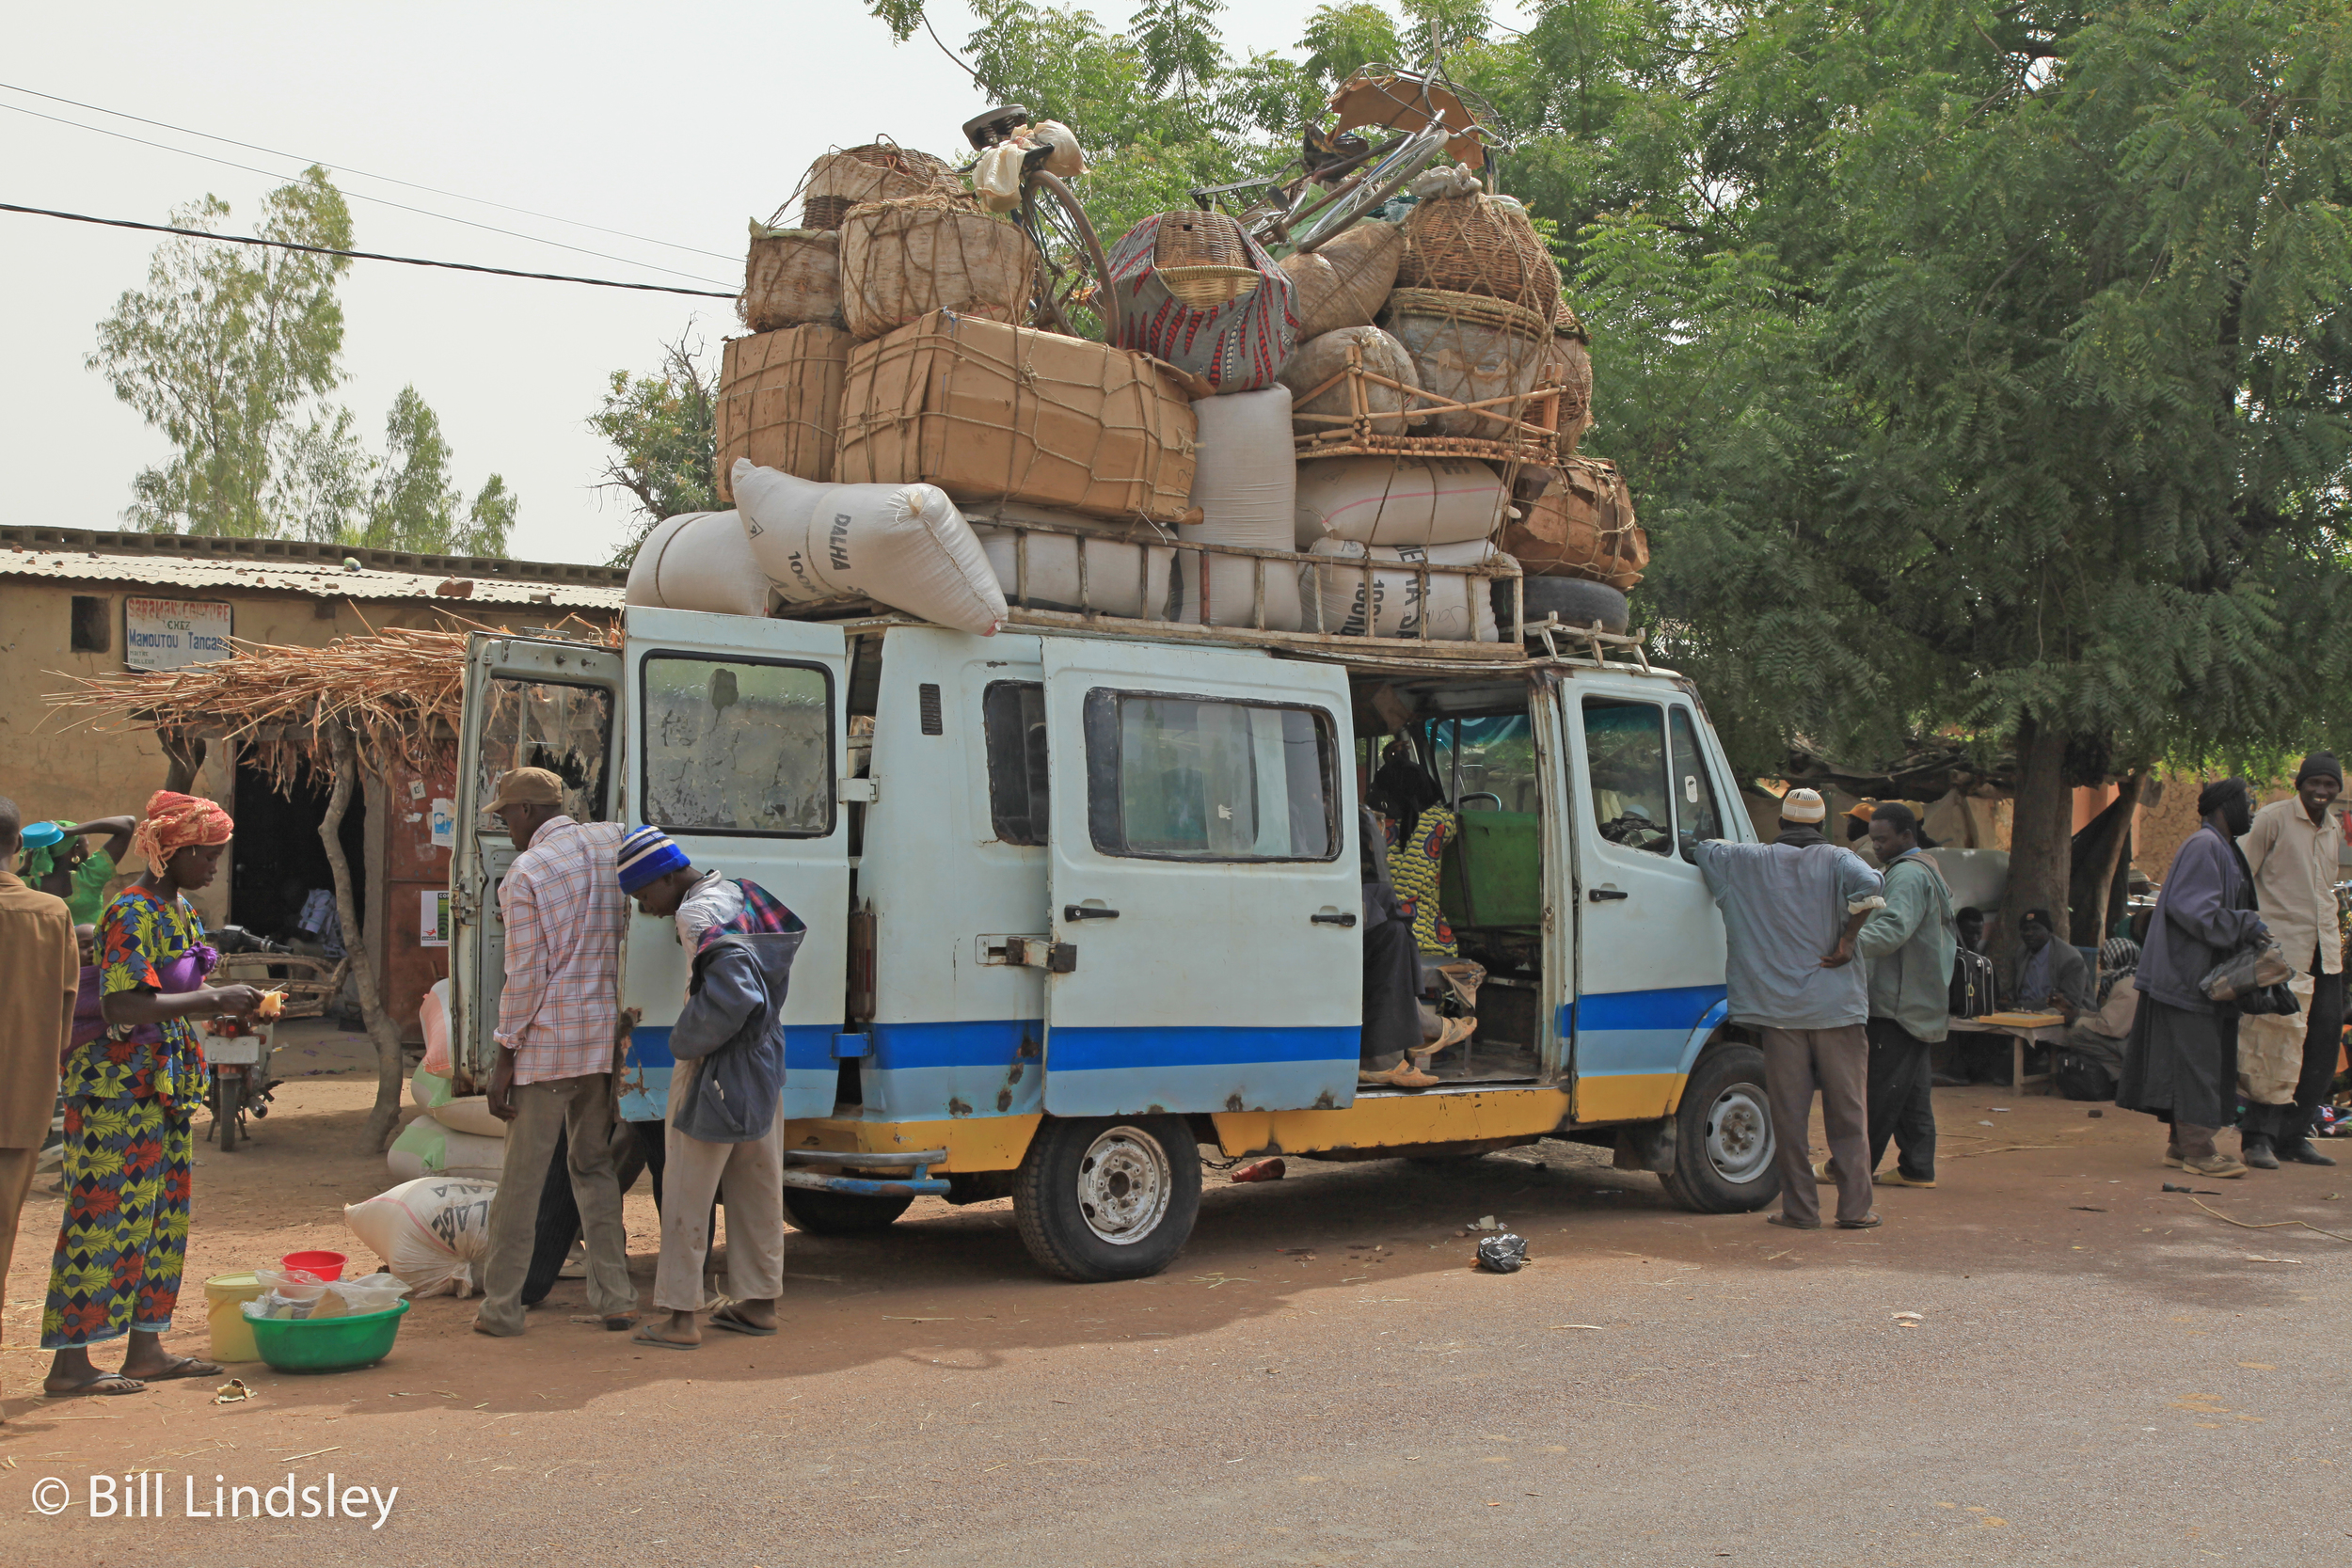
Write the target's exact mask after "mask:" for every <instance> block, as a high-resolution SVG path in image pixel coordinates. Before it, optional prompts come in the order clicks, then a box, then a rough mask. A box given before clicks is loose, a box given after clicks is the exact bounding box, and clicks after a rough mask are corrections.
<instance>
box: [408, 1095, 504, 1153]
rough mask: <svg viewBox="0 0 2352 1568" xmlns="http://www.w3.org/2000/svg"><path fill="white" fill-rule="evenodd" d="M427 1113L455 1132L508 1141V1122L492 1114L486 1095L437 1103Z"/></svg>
mask: <svg viewBox="0 0 2352 1568" xmlns="http://www.w3.org/2000/svg"><path fill="white" fill-rule="evenodd" d="M426 1114H427V1115H429V1116H430V1117H432V1118H433V1119H434V1120H435V1121H437V1122H439V1123H440V1124H441V1125H442V1126H443V1127H446V1128H448V1129H449V1130H450V1131H451V1132H463V1133H465V1134H466V1135H467V1136H469V1137H474V1138H494V1139H496V1140H498V1141H499V1142H501V1143H504V1142H505V1141H506V1123H504V1122H502V1121H501V1120H499V1118H498V1117H494V1116H492V1115H491V1114H490V1101H489V1097H488V1096H486V1095H479V1094H469V1095H467V1096H465V1097H464V1098H462V1099H458V1100H452V1101H446V1102H445V1103H443V1104H439V1105H436V1106H434V1107H433V1108H432V1110H431V1111H429V1112H427V1113H426ZM500 1158H501V1161H502V1160H503V1159H504V1158H505V1157H504V1156H503V1155H501V1156H500Z"/></svg>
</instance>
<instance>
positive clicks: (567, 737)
mask: <svg viewBox="0 0 2352 1568" xmlns="http://www.w3.org/2000/svg"><path fill="white" fill-rule="evenodd" d="M620 706H621V656H620V655H619V654H617V653H614V652H613V651H612V649H610V648H599V647H596V646H595V645H593V644H588V643H580V642H566V641H556V640H554V639H542V638H529V637H503V636H500V635H497V634H495V633H490V632H476V633H475V634H474V635H473V636H472V637H470V638H469V639H468V641H467V645H466V698H465V715H464V718H463V719H461V720H460V721H459V727H458V759H457V823H456V828H457V844H456V849H455V853H454V854H453V855H452V856H451V858H450V895H451V896H450V908H451V923H452V926H453V930H452V932H451V935H450V979H451V984H450V1003H451V1008H450V1039H451V1042H452V1053H453V1056H454V1058H455V1060H454V1061H453V1064H452V1065H453V1066H454V1067H455V1068H456V1069H457V1071H458V1076H459V1078H460V1079H461V1080H463V1081H464V1084H465V1087H463V1088H461V1090H460V1092H475V1093H478V1092H480V1090H481V1088H482V1087H483V1086H484V1085H487V1084H488V1083H489V1081H490V1068H491V1066H492V1064H493V1063H495V1062H496V1061H497V1059H498V1047H497V1043H496V1041H495V1040H494V1039H493V1037H492V1035H493V1032H494V1031H495V1030H496V1029H497V1028H498V1019H499V995H500V993H501V991H503V990H505V988H506V927H505V923H504V922H503V921H501V919H500V918H499V905H498V885H499V881H500V879H501V878H503V877H504V876H505V875H506V870H507V867H509V866H511V865H513V864H514V863H515V857H516V854H518V853H520V851H518V850H517V849H516V847H515V846H514V844H513V843H512V842H511V841H510V840H509V839H508V838H507V836H506V828H505V825H504V824H503V823H501V821H500V820H499V819H498V818H497V817H495V816H490V815H489V814H488V813H486V812H485V811H484V810H483V807H484V806H485V805H486V804H487V803H488V802H489V800H491V798H492V797H493V796H494V795H495V794H496V793H497V790H498V781H499V780H500V778H501V777H502V776H503V775H505V774H506V773H509V772H511V771H513V770H514V769H515V768H548V769H549V770H550V771H552V772H554V773H555V774H556V775H557V776H558V777H560V778H562V779H563V781H564V811H565V812H566V813H567V814H568V815H570V816H572V817H573V818H575V819H576V820H578V821H581V822H610V821H613V820H616V819H619V818H620V817H621V816H623V815H624V812H623V801H624V795H625V792H624V790H623V788H622V784H621V769H620V756H621V725H620V722H619V713H620Z"/></svg>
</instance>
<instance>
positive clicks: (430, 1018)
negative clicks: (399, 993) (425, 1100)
mask: <svg viewBox="0 0 2352 1568" xmlns="http://www.w3.org/2000/svg"><path fill="white" fill-rule="evenodd" d="M417 1022H419V1023H421V1024H422V1025H423V1026H424V1065H423V1067H422V1068H421V1069H420V1070H421V1071H424V1072H429V1073H431V1074H433V1076H434V1077H436V1078H448V1077H451V1076H453V1074H452V1073H451V1070H450V1061H449V982H448V981H447V980H436V981H434V982H433V988H432V989H431V990H428V991H426V992H425V993H424V1005H423V1006H421V1007H420V1008H418V1009H417ZM420 1103H421V1101H420Z"/></svg>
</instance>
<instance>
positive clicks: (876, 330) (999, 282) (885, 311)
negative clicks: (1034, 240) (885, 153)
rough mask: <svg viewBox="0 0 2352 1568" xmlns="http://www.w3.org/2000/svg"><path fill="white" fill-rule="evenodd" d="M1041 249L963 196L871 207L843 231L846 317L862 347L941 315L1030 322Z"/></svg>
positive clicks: (881, 203)
mask: <svg viewBox="0 0 2352 1568" xmlns="http://www.w3.org/2000/svg"><path fill="white" fill-rule="evenodd" d="M1036 272H1037V247H1036V246H1035V245H1031V244H1030V243H1029V237H1028V236H1027V235H1026V234H1024V233H1023V232H1022V231H1021V230H1018V229H1016V228H1014V227H1013V226H1012V225H1011V224H1009V223H1007V222H1005V221H1004V220H1003V219H1001V218H995V217H991V216H989V215H988V214H986V213H983V212H980V211H979V210H978V209H977V207H975V206H974V205H973V203H972V202H971V201H970V200H969V199H967V198H962V197H946V196H921V197H914V198H909V199H907V200H904V201H878V202H866V203H864V204H862V205H860V206H859V207H858V208H857V209H856V210H855V211H853V212H852V213H850V216H849V218H848V220H847V221H846V222H844V223H843V224H842V226H841V313H842V317H843V319H844V320H845V321H847V322H848V323H849V326H850V333H851V335H853V336H854V337H856V338H857V340H858V341H860V342H869V341H872V340H874V339H876V338H879V337H881V336H882V335H883V334H884V333H886V332H891V331H894V330H896V329H897V328H898V327H901V326H904V325H907V324H908V323H909V322H914V321H920V320H922V319H923V318H924V317H925V316H927V315H929V314H930V313H931V312H932V311H934V310H952V311H954V312H955V313H956V314H957V315H959V316H970V317H977V319H979V320H982V321H994V322H1008V323H1018V322H1020V321H1022V320H1023V319H1025V315H1026V312H1027V310H1028V305H1029V290H1030V286H1031V283H1032V281H1033V279H1034V277H1035V276H1036Z"/></svg>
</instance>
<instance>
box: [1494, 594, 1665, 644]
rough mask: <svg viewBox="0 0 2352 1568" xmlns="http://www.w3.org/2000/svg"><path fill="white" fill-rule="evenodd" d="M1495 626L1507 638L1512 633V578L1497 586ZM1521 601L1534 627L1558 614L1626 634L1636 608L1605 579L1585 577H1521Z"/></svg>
mask: <svg viewBox="0 0 2352 1568" xmlns="http://www.w3.org/2000/svg"><path fill="white" fill-rule="evenodd" d="M1494 598H1495V626H1497V627H1498V628H1499V629H1500V630H1501V633H1502V638H1503V640H1504V641H1509V640H1510V636H1511V579H1510V578H1496V579H1495V586H1494ZM1519 602H1520V604H1521V605H1522V607H1523V608H1524V612H1525V614H1526V616H1527V624H1528V625H1529V626H1535V625H1536V624H1537V623H1538V622H1540V621H1542V620H1543V618H1544V617H1545V616H1547V615H1557V616H1559V617H1560V620H1561V623H1562V624H1563V625H1564V626H1591V625H1592V624H1593V623H1594V622H1595V621H1598V622H1599V623H1600V629H1601V630H1603V631H1605V632H1613V633H1614V634H1616V635H1617V636H1620V637H1622V636H1624V635H1625V629H1626V627H1627V626H1629V625H1630V624H1631V622H1632V618H1633V608H1632V606H1630V605H1629V604H1628V603H1627V602H1626V597H1625V595H1624V594H1621V593H1619V592H1617V590H1615V589H1613V588H1612V587H1610V586H1609V585H1608V584H1607V583H1605V582H1586V581H1585V580H1584V579H1583V578H1520V579H1519Z"/></svg>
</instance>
